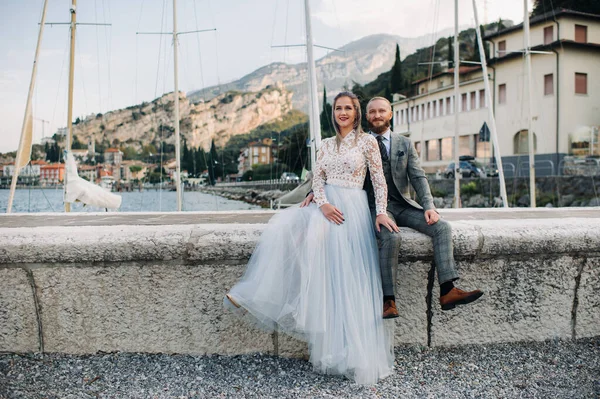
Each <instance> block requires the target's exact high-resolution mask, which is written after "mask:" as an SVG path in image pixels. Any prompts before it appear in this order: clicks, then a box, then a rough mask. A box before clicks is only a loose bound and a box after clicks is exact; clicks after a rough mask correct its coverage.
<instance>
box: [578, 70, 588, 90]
mask: <svg viewBox="0 0 600 399" xmlns="http://www.w3.org/2000/svg"><path fill="white" fill-rule="evenodd" d="M575 94H587V73H575Z"/></svg>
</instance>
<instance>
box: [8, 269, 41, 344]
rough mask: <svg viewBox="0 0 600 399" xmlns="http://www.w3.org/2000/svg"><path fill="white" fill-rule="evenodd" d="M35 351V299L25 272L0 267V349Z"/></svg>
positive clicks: (37, 339) (36, 334)
mask: <svg viewBox="0 0 600 399" xmlns="http://www.w3.org/2000/svg"><path fill="white" fill-rule="evenodd" d="M39 350H40V346H39V338H38V325H37V319H36V312H35V301H34V298H33V291H32V288H31V285H30V284H29V280H28V278H27V272H26V271H25V270H24V269H20V268H14V269H13V268H10V269H0V352H37V351H39Z"/></svg>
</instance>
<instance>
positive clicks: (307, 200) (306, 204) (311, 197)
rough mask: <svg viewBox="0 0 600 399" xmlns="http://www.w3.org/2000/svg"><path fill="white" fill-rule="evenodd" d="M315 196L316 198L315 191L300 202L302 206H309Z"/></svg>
mask: <svg viewBox="0 0 600 399" xmlns="http://www.w3.org/2000/svg"><path fill="white" fill-rule="evenodd" d="M313 198H315V195H314V194H313V193H310V194H308V195H307V196H306V198H304V201H302V202H301V203H300V208H304V207H305V206H308V205H309V204H310V203H311V202H312V200H313Z"/></svg>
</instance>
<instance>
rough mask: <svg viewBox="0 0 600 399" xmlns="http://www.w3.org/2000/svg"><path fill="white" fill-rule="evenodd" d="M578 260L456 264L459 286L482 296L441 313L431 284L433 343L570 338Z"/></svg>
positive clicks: (438, 344) (437, 287)
mask: <svg viewBox="0 0 600 399" xmlns="http://www.w3.org/2000/svg"><path fill="white" fill-rule="evenodd" d="M578 264H579V261H578V260H574V259H573V258H572V257H569V256H562V257H556V258H545V259H544V258H542V257H538V258H529V259H514V258H513V259H510V258H509V259H488V260H486V259H482V260H475V261H472V262H471V261H469V262H467V261H462V262H458V265H457V266H458V272H459V274H460V276H461V279H460V280H459V281H458V283H457V285H458V286H459V287H460V288H462V289H465V290H470V289H475V288H479V289H481V290H483V291H484V295H483V297H482V298H480V299H479V300H477V301H476V302H474V303H472V304H469V305H463V306H458V307H456V308H455V309H453V310H449V311H442V310H441V308H440V306H439V302H437V299H438V298H439V286H438V285H437V284H436V285H434V291H433V298H434V300H435V301H436V302H435V303H434V306H433V307H432V308H433V318H432V325H431V343H432V345H433V346H445V345H462V344H485V343H492V342H511V341H542V340H546V339H551V338H561V339H570V338H571V330H572V324H571V311H572V306H573V298H574V289H575V277H576V275H577V270H578ZM596 320H598V319H597V318H596Z"/></svg>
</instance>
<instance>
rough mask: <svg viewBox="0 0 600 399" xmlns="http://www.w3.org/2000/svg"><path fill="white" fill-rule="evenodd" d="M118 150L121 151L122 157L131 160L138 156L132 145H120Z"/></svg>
mask: <svg viewBox="0 0 600 399" xmlns="http://www.w3.org/2000/svg"><path fill="white" fill-rule="evenodd" d="M120 150H121V152H122V153H123V159H126V160H131V159H137V158H138V157H139V154H138V152H137V150H136V149H135V148H133V147H132V146H127V147H121V148H120Z"/></svg>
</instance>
